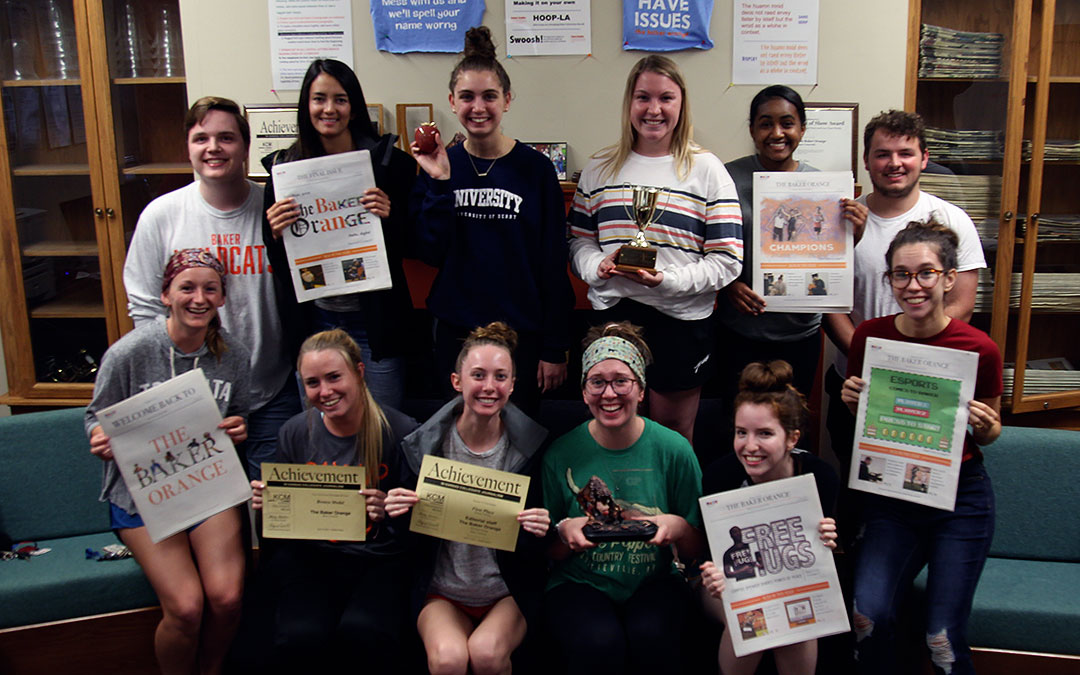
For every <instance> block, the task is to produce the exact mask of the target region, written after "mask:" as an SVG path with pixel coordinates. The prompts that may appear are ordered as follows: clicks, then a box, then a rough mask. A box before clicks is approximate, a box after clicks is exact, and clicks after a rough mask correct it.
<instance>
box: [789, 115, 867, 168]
mask: <svg viewBox="0 0 1080 675" xmlns="http://www.w3.org/2000/svg"><path fill="white" fill-rule="evenodd" d="M794 157H795V159H796V160H797V161H800V162H806V163H807V164H809V165H810V166H812V167H814V168H815V169H817V170H819V171H851V173H852V175H854V176H858V173H859V104H858V103H811V102H809V101H807V103H806V133H805V134H804V135H803V138H802V141H801V142H800V143H799V147H798V148H796V150H795V154H794Z"/></svg>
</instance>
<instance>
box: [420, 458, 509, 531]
mask: <svg viewBox="0 0 1080 675" xmlns="http://www.w3.org/2000/svg"><path fill="white" fill-rule="evenodd" d="M528 493H529V477H528V476H521V475H518V474H516V473H509V472H506V471H497V470H495V469H486V468H484V467H481V466H475V465H473V464H467V463H465V462H456V461H454V460H452V459H446V458H444V457H435V456H434V455H425V456H424V460H423V462H422V463H421V464H420V479H419V481H417V485H416V496H417V497H419V498H420V501H419V502H417V503H416V505H415V506H413V509H412V520H411V522H410V525H409V529H410V530H412V531H413V532H419V533H421V534H428V535H431V536H433V537H439V538H440V539H449V540H450V541H459V542H462V543H464V544H474V545H476V546H486V547H488V548H497V549H501V550H503V551H513V550H514V548H515V547H516V546H517V536H518V529H519V528H520V525H519V524H518V522H517V514H518V513H520V512H521V511H522V510H523V509H524V508H525V497H526V495H528Z"/></svg>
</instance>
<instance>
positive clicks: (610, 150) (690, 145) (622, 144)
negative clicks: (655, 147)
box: [593, 54, 705, 180]
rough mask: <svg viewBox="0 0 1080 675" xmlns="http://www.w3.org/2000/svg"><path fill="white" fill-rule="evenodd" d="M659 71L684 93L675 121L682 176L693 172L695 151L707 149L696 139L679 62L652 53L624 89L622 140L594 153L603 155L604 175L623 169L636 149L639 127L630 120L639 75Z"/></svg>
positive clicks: (676, 154)
mask: <svg viewBox="0 0 1080 675" xmlns="http://www.w3.org/2000/svg"><path fill="white" fill-rule="evenodd" d="M646 72H648V73H656V74H658V75H663V76H664V77H667V78H669V79H670V80H671V81H672V82H674V83H675V84H676V86H678V87H679V92H680V93H681V94H682V110H681V111H679V122H678V123H677V124H676V125H675V131H674V132H673V133H672V136H671V147H670V149H669V151H670V153H671V155H672V156H673V157H674V158H675V175H676V176H678V178H679V179H680V180H683V179H685V178H686V177H687V176H689V175H690V171H691V169H693V168H694V155H695V154H697V153H699V152H704V151H705V150H704V149H703V148H702V147H701V146H700V145H698V144H697V143H695V142H694V140H693V136H694V125H693V123H692V121H691V118H690V98H689V97H688V96H687V94H686V80H685V78H683V75H682V72H681V71H680V70H679V66H678V65H676V63H675V62H674V61H672V60H671V59H669V58H668V57H666V56H660V55H659V54H650V55H649V56H646V57H644V58H642V59H640V60H639V61H638V62H637V63H635V64H634V67H633V68H631V69H630V75H629V76H627V78H626V89H625V90H624V91H623V105H622V135H621V136H620V137H619V142H618V143H616V144H615V145H609V146H608V147H606V148H604V149H602V150H600V151H599V152H597V153H596V154H595V155H593V157H595V158H597V159H602V160H603V162H602V163H601V164H600V177H601V179H608V178H613V177H615V176H616V175H618V173H619V171H621V170H622V168H623V165H624V164H626V160H627V159H628V158H629V157H630V152H631V151H632V150H633V149H634V143H635V142H636V141H637V131H635V130H634V125H633V124H631V123H630V104H631V103H633V101H634V88H635V87H636V86H637V81H638V77H640V76H641V74H642V73H646Z"/></svg>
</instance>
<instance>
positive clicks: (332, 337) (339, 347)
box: [296, 328, 390, 487]
mask: <svg viewBox="0 0 1080 675" xmlns="http://www.w3.org/2000/svg"><path fill="white" fill-rule="evenodd" d="M322 351H332V352H337V353H338V354H341V357H342V358H343V359H345V363H346V365H348V367H349V368H350V369H351V370H352V372H354V373H356V375H357V378H358V380H359V384H360V396H361V400H362V401H363V404H364V409H363V410H362V411H361V412H360V428H359V430H357V432H356V461H357V462H358V463H360V464H362V465H363V466H364V473H365V474H367V481H366V484H367V486H368V487H377V486H378V484H379V464H380V463H381V462H382V451H383V436H384V434H385V433H386V432H387V431H388V430H389V428H390V423H389V422H388V421H387V420H386V414H385V413H383V410H382V408H380V407H379V404H378V403H376V402H375V399H374V398H372V396H371V391H370V390H369V389H368V387H367V383H366V382H364V378H363V377H361V376H360V373H359V370H358V368H359V365H360V364H361V363H363V357H362V356H361V352H360V346H359V345H357V344H356V341H355V340H353V339H352V338H351V337H349V334H348V333H346V332H345V331H343V330H341V329H340V328H335V329H333V330H324V331H322V332H321V333H315V334H314V335H312V336H311V337H309V338H308V339H306V340H304V344H302V345H300V355H299V356H298V357H297V359H296V370H297V372H300V364H301V363H303V361H304V355H305V354H311V353H313V352H322ZM301 377H302V375H301ZM308 419H309V420H311V419H313V418H312V417H309V418H308ZM309 423H310V422H309Z"/></svg>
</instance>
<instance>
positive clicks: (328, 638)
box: [251, 329, 416, 670]
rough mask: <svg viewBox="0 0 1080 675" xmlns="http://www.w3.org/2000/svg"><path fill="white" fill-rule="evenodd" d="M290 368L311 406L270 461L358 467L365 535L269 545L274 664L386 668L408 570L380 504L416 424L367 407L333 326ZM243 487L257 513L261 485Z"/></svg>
mask: <svg viewBox="0 0 1080 675" xmlns="http://www.w3.org/2000/svg"><path fill="white" fill-rule="evenodd" d="M296 367H297V370H298V371H299V372H300V378H301V381H302V382H303V385H304V393H305V394H306V396H307V399H308V403H309V404H310V406H311V407H310V408H308V410H306V411H304V412H302V413H300V414H299V415H297V416H296V417H293V418H292V419H291V420H289V421H288V422H286V423H285V426H283V427H282V428H281V435H280V437H279V439H278V451H277V457H276V458H275V461H277V462H281V463H286V464H332V465H335V466H363V467H364V472H365V474H366V481H365V482H366V484H367V485H369V486H370V487H368V488H365V489H364V490H362V491H361V493H362V494H363V495H364V497H365V499H366V501H367V520H368V531H367V538H366V540H365V541H362V542H339V541H307V540H303V541H301V540H279V541H278V542H276V544H277V545H276V546H275V547H274V551H273V553H272V555H271V556H270V559H269V560H268V561H266V565H265V577H264V579H263V581H264V582H266V583H268V584H269V586H270V588H271V589H272V593H273V594H274V596H275V597H276V599H277V608H276V611H275V621H274V623H275V632H274V642H273V645H274V649H275V658H274V661H275V663H276V664H277V665H278V666H279V667H281V668H288V669H293V668H300V669H305V670H307V669H311V668H312V667H317V666H319V665H320V664H321V665H322V666H329V665H337V664H340V663H345V662H348V661H352V660H355V659H357V658H362V659H363V661H364V663H365V665H366V666H369V667H372V668H374V667H380V668H386V669H389V670H394V669H396V664H397V662H398V660H399V659H400V657H401V651H400V648H399V637H400V633H401V630H402V627H403V625H404V619H405V617H406V614H407V613H408V612H407V611H406V609H405V607H406V604H407V596H408V580H409V565H408V564H407V557H406V556H405V555H403V554H404V552H405V545H404V543H403V538H402V537H401V536H400V533H398V532H397V531H395V529H394V527H393V524H391V523H388V522H387V521H386V520H385V515H386V513H385V510H384V507H383V503H384V501H385V499H386V492H387V491H388V490H390V489H392V488H394V487H398V486H400V485H401V484H402V483H403V482H405V480H406V478H405V477H404V476H403V472H406V471H407V468H406V467H405V466H404V465H403V464H402V461H401V447H400V443H401V439H402V438H404V437H405V436H406V435H408V434H409V432H411V431H412V430H413V429H414V428H416V424H415V422H413V420H412V419H411V418H409V417H406V416H405V415H403V414H402V413H399V412H397V411H396V410H393V409H392V408H381V407H380V406H379V404H378V403H376V402H375V399H374V398H372V395H371V392H369V391H368V388H367V385H366V384H365V383H364V363H363V359H362V356H361V350H360V347H359V346H358V345H357V344H356V342H355V341H354V340H353V339H352V338H350V337H349V336H348V334H347V333H345V331H343V330H341V329H334V330H329V331H323V332H321V333H316V334H315V335H312V336H311V337H309V338H308V339H307V340H305V341H304V343H303V345H301V347H300V357H299V359H298V362H297V365H296ZM251 487H252V491H253V493H254V499H253V501H252V505H253V506H254V508H256V509H261V508H262V493H263V490H264V489H265V488H266V484H265V483H263V482H260V481H257V480H256V481H252V482H251Z"/></svg>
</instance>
